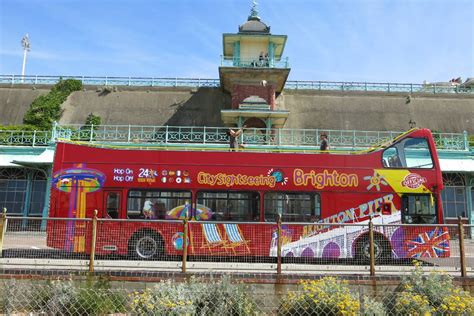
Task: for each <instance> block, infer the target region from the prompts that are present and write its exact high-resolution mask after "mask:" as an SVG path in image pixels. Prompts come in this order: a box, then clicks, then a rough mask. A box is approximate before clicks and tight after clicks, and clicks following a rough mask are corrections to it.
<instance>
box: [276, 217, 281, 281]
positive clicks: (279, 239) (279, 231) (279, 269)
mask: <svg viewBox="0 0 474 316" xmlns="http://www.w3.org/2000/svg"><path fill="white" fill-rule="evenodd" d="M277 227H278V228H277V238H278V243H277V275H280V274H281V244H282V236H281V235H282V234H281V214H278V219H277Z"/></svg>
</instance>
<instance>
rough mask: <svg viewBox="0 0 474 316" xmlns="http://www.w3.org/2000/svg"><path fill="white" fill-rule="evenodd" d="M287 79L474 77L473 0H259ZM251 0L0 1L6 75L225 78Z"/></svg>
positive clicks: (0, 56) (0, 62) (0, 59)
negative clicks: (279, 40) (228, 41)
mask: <svg viewBox="0 0 474 316" xmlns="http://www.w3.org/2000/svg"><path fill="white" fill-rule="evenodd" d="M258 3H259V4H258V10H259V16H260V17H261V19H262V21H264V22H265V23H267V24H268V25H270V26H271V33H272V34H286V35H288V40H287V44H286V48H285V52H284V56H288V57H289V60H290V65H291V73H290V78H289V79H290V80H329V81H368V82H412V83H421V82H423V80H427V81H430V82H436V81H447V80H449V79H451V78H453V77H459V76H461V77H462V78H463V79H466V77H474V18H473V16H474V1H472V0H449V1H448V0H392V1H383V0H286V1H283V0H258ZM250 8H251V1H250V0H238V1H237V0H235V1H234V0H220V1H218V0H155V1H148V0H94V1H91V0H0V74H20V73H21V64H22V56H23V51H22V47H21V45H20V41H21V38H22V37H23V35H24V34H25V33H29V36H30V41H31V47H32V50H31V52H30V54H29V56H28V62H27V67H26V74H29V75H84V76H127V77H128V76H132V77H140V76H144V77H191V78H218V66H219V63H220V55H221V54H222V33H237V31H238V25H240V24H242V23H244V22H245V21H246V20H247V17H248V15H249V13H250Z"/></svg>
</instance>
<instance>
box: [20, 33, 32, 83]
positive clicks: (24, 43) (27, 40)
mask: <svg viewBox="0 0 474 316" xmlns="http://www.w3.org/2000/svg"><path fill="white" fill-rule="evenodd" d="M21 46H23V66H22V67H21V82H23V81H25V68H26V55H27V53H28V52H29V51H30V50H31V46H30V37H29V36H28V33H26V35H25V36H23V38H22V39H21Z"/></svg>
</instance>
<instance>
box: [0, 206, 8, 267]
mask: <svg viewBox="0 0 474 316" xmlns="http://www.w3.org/2000/svg"><path fill="white" fill-rule="evenodd" d="M6 231H7V208H6V207H4V208H3V213H2V217H1V218H0V258H1V257H2V256H3V240H4V238H5V232H6Z"/></svg>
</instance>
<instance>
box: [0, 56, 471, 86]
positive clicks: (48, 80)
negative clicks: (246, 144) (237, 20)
mask: <svg viewBox="0 0 474 316" xmlns="http://www.w3.org/2000/svg"><path fill="white" fill-rule="evenodd" d="M255 62H257V63H255ZM221 65H222V66H229V67H244V65H248V66H246V67H263V68H265V67H266V68H270V67H273V68H288V67H289V64H288V60H287V59H283V60H281V61H279V62H273V63H270V61H269V62H268V66H267V62H266V61H263V62H261V61H259V60H258V59H256V60H241V61H240V60H234V59H227V58H222V61H221ZM61 78H62V79H76V80H80V81H81V82H82V84H83V85H91V86H132V87H188V88H189V87H192V88H200V87H214V88H215V87H220V81H219V79H202V78H149V77H107V76H106V77H94V76H37V75H32V76H27V75H25V76H22V75H0V84H7V85H54V84H56V83H57V82H58V81H59V80H60V79H61ZM285 89H308V90H321V91H373V92H394V93H432V94H437V93H459V94H472V93H474V89H472V88H470V87H467V86H463V85H452V84H451V83H425V84H417V83H390V82H343V81H295V80H289V81H287V82H286V84H285Z"/></svg>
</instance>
